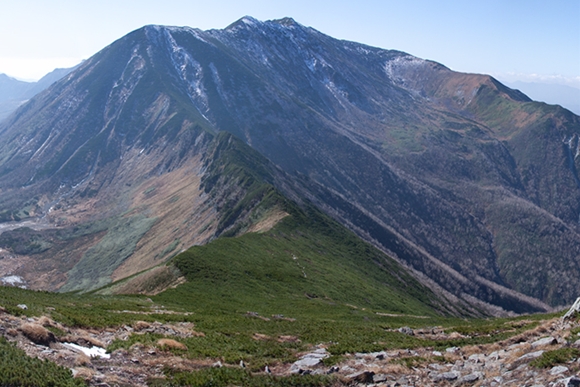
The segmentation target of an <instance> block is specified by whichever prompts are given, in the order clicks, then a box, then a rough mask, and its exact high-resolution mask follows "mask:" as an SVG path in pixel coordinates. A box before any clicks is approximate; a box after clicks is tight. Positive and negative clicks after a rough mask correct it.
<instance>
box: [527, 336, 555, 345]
mask: <svg viewBox="0 0 580 387" xmlns="http://www.w3.org/2000/svg"><path fill="white" fill-rule="evenodd" d="M557 343H558V340H556V339H555V338H553V337H544V338H542V339H539V340H536V341H534V342H533V343H532V348H537V347H543V346H544V345H554V344H557Z"/></svg>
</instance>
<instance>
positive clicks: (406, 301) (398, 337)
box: [0, 134, 533, 385]
mask: <svg viewBox="0 0 580 387" xmlns="http://www.w3.org/2000/svg"><path fill="white" fill-rule="evenodd" d="M248 149H249V148H247V147H246V146H245V145H243V144H241V143H240V142H238V141H236V140H235V139H234V138H233V137H231V136H229V135H227V134H223V135H220V136H218V138H217V142H216V143H215V148H214V149H213V153H212V154H211V156H208V174H207V175H206V180H205V181H204V187H205V189H206V192H207V194H208V195H213V196H215V197H216V198H217V199H218V200H216V203H218V205H219V206H220V207H221V210H222V211H221V212H220V213H221V218H220V219H219V222H220V227H221V229H222V231H223V232H224V233H226V234H228V235H232V236H231V237H221V238H217V239H215V240H214V241H213V242H211V243H209V244H207V245H205V246H195V247H192V248H191V249H189V250H188V251H186V252H184V253H182V254H180V255H178V256H177V257H175V258H174V260H173V261H172V262H171V264H172V265H175V266H176V267H177V268H178V269H179V270H180V271H181V273H182V274H183V275H185V277H186V278H187V280H188V281H187V282H186V283H185V284H182V285H180V286H178V287H176V288H175V289H169V290H166V291H165V292H163V293H161V294H159V295H157V296H154V297H151V299H147V298H145V297H143V296H100V295H97V294H94V293H93V294H91V293H88V294H83V295H79V294H71V293H68V294H54V293H47V292H30V291H25V290H21V289H16V288H0V305H2V306H4V307H6V308H7V310H8V311H9V312H11V313H14V314H23V313H24V314H27V315H42V314H50V315H51V316H52V318H54V319H55V320H57V321H60V322H62V323H64V324H66V325H71V326H80V327H97V328H98V327H107V326H120V325H123V324H131V323H132V322H134V321H136V320H146V321H161V322H170V321H189V322H193V323H195V329H196V331H198V332H203V333H204V334H205V336H200V337H191V338H187V339H180V340H181V341H182V342H184V344H186V345H187V348H188V349H187V351H186V352H179V353H176V354H178V355H180V356H186V357H190V358H201V359H205V358H210V359H220V360H222V361H223V362H225V363H226V364H228V363H229V364H237V362H239V360H242V359H243V360H244V361H245V362H246V363H247V364H248V370H249V371H257V370H260V369H263V366H264V365H265V364H277V363H289V362H292V361H294V360H295V359H296V354H297V353H298V352H301V351H304V350H306V349H307V348H309V347H310V346H311V345H315V344H319V343H325V344H326V345H327V346H328V349H329V351H330V352H331V353H332V354H333V355H334V356H333V358H331V359H330V360H329V362H332V361H333V360H332V359H335V360H334V361H336V360H338V359H339V358H340V356H341V355H342V354H345V353H347V352H349V353H353V352H359V351H378V350H383V349H385V348H397V347H407V348H410V347H417V346H433V347H437V348H444V347H447V346H452V345H462V344H468V343H473V344H476V343H480V342H490V341H494V340H497V339H499V338H504V337H505V336H506V335H513V334H516V333H517V331H514V329H513V326H512V325H510V324H508V325H505V324H504V323H505V321H504V320H492V321H483V320H479V321H466V320H460V319H456V318H451V317H443V316H441V314H440V312H438V307H439V304H440V303H441V301H440V300H439V299H437V297H436V296H435V295H434V294H433V293H431V292H430V291H429V290H428V289H427V288H426V287H424V286H422V285H421V284H420V283H418V282H417V281H416V280H415V279H414V278H413V277H411V276H410V275H409V274H408V273H407V272H406V271H405V270H404V269H403V268H402V267H401V266H400V265H398V264H397V263H396V262H395V261H393V260H392V259H390V258H389V257H387V256H386V255H384V254H382V253H381V252H379V251H378V250H376V249H375V248H373V247H372V246H370V245H368V244H366V243H364V242H362V241H361V240H360V239H359V238H357V237H356V236H355V235H354V234H352V233H351V232H349V231H347V230H346V229H345V228H343V227H342V226H340V225H338V224H337V223H336V222H334V221H332V220H331V219H329V218H328V217H327V216H325V215H323V214H322V213H320V212H319V211H318V210H316V209H315V208H314V207H311V206H309V205H308V204H305V205H303V206H302V207H299V206H297V205H296V204H294V203H293V202H290V201H289V200H287V199H286V198H284V197H283V196H281V195H280V194H279V193H278V192H277V191H276V190H275V189H274V187H273V186H272V185H271V184H270V182H272V181H273V180H274V175H273V173H274V172H275V170H274V169H273V167H272V166H270V165H269V164H264V163H263V159H262V158H261V156H259V155H257V154H256V153H253V152H252V151H249V150H248ZM210 160H211V162H210ZM271 211H283V212H285V213H288V214H289V215H288V216H286V217H285V218H284V219H282V220H281V221H280V222H279V223H278V224H277V225H276V226H275V227H274V228H272V229H270V230H268V231H266V232H263V233H246V234H243V232H244V230H245V229H247V228H248V227H249V226H251V224H253V223H255V222H258V221H260V219H262V218H263V217H265V216H268V213H270V212H271ZM20 303H25V304H27V305H28V307H29V309H28V310H27V311H22V310H20V309H19V308H17V306H16V305H17V304H20ZM157 309H165V310H173V311H177V312H190V313H177V314H135V313H129V312H127V311H143V312H147V311H149V312H150V311H153V310H157ZM119 311H125V312H120V313H119ZM248 312H252V313H248ZM154 313H155V312H154ZM532 324H533V323H532ZM403 325H408V326H411V327H421V326H435V325H444V326H447V327H449V329H453V330H459V331H461V332H463V333H466V334H470V336H471V337H470V338H464V339H459V340H455V341H453V340H448V341H445V342H433V341H427V340H422V339H420V338H417V337H413V336H407V335H404V334H402V333H399V332H397V331H395V330H394V329H395V328H398V327H400V326H403ZM526 327H529V324H527V325H526ZM256 333H259V334H261V335H262V336H261V339H260V340H256V339H255V334H256ZM474 333H475V334H474ZM480 333H481V334H480ZM281 336H289V337H294V338H295V340H289V341H280V340H278V339H279V338H280V337H281ZM158 338H159V335H155V334H145V335H134V336H131V337H130V338H129V340H127V341H116V342H114V343H113V344H112V345H111V346H109V348H108V349H109V350H110V351H112V350H115V349H116V348H130V347H131V345H132V344H134V343H136V342H140V343H142V344H144V345H155V342H156V340H157V339H158ZM167 372H168V376H169V377H170V380H172V381H173V382H174V383H175V384H176V385H203V384H204V380H206V379H207V380H213V381H214V382H216V383H217V381H218V380H221V382H219V383H217V385H227V384H232V383H234V384H247V385H261V383H262V384H263V383H266V384H268V385H284V384H286V385H295V384H305V383H306V384H311V385H317V384H325V383H326V382H328V380H322V379H313V380H306V379H299V380H293V379H292V378H290V379H284V380H271V379H268V380H262V379H260V378H259V377H258V378H257V379H256V378H255V377H254V376H252V375H251V374H249V373H248V372H247V371H238V370H233V371H232V370H228V369H226V370H225V371H224V370H220V369H213V370H203V371H201V372H199V373H185V374H184V373H179V372H178V373H173V372H172V371H167ZM218 374H219V375H218ZM222 374H223V375H222ZM222 379H223V380H222ZM158 382H159V383H161V384H163V383H165V382H163V381H158Z"/></svg>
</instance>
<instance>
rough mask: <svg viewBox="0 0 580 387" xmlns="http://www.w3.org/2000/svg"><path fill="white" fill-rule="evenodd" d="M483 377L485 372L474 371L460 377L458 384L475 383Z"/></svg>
mask: <svg viewBox="0 0 580 387" xmlns="http://www.w3.org/2000/svg"><path fill="white" fill-rule="evenodd" d="M483 378H484V376H483V373H481V372H474V373H472V374H469V375H465V376H462V377H460V378H459V379H458V380H457V384H466V383H475V382H476V381H478V380H479V379H483Z"/></svg>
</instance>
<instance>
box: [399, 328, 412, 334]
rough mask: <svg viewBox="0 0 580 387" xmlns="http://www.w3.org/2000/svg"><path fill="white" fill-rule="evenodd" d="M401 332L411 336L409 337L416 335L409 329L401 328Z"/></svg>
mask: <svg viewBox="0 0 580 387" xmlns="http://www.w3.org/2000/svg"><path fill="white" fill-rule="evenodd" d="M399 332H401V333H404V334H406V335H409V336H413V335H415V333H414V332H413V330H412V329H411V328H409V327H400V328H399Z"/></svg>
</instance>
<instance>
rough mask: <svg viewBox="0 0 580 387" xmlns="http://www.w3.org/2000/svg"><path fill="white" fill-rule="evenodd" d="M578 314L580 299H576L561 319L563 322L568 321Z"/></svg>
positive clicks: (579, 311)
mask: <svg viewBox="0 0 580 387" xmlns="http://www.w3.org/2000/svg"><path fill="white" fill-rule="evenodd" d="M579 313H580V297H578V298H577V299H576V301H575V302H574V304H573V305H572V306H571V307H570V309H569V310H568V311H567V312H566V314H565V315H564V317H562V320H563V321H566V320H569V319H572V318H574V317H575V316H576V315H577V314H579Z"/></svg>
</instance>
